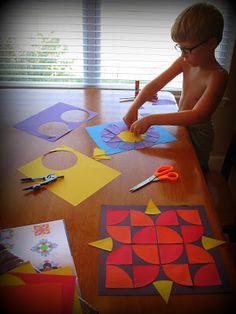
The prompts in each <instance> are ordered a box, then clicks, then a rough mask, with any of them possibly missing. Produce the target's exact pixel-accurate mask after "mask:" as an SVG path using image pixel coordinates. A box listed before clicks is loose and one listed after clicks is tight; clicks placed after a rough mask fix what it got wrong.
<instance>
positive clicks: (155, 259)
mask: <svg viewBox="0 0 236 314" xmlns="http://www.w3.org/2000/svg"><path fill="white" fill-rule="evenodd" d="M132 247H133V250H134V252H135V254H136V255H137V256H138V257H139V258H141V259H142V260H143V261H144V262H147V263H150V264H159V263H160V261H159V255H158V250H157V246H156V245H153V244H134V245H133V246H132Z"/></svg>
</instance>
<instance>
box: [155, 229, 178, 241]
mask: <svg viewBox="0 0 236 314" xmlns="http://www.w3.org/2000/svg"><path fill="white" fill-rule="evenodd" d="M156 230H157V241H158V243H183V239H182V238H181V236H180V235H179V234H178V232H176V231H175V230H173V229H171V228H169V227H164V226H157V227H156Z"/></svg>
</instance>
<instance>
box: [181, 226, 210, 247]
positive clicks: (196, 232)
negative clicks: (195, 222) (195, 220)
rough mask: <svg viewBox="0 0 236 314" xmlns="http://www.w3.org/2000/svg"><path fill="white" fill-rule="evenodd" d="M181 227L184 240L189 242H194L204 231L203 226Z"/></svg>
mask: <svg viewBox="0 0 236 314" xmlns="http://www.w3.org/2000/svg"><path fill="white" fill-rule="evenodd" d="M180 229H181V233H182V236H183V239H184V242H187V243H189V242H190V243H192V242H195V241H197V240H199V239H200V238H201V237H202V235H203V231H204V228H203V226H181V227H180Z"/></svg>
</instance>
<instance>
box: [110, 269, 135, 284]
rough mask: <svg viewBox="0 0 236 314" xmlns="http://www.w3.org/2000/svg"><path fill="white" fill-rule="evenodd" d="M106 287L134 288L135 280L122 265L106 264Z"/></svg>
mask: <svg viewBox="0 0 236 314" xmlns="http://www.w3.org/2000/svg"><path fill="white" fill-rule="evenodd" d="M106 288H133V281H132V279H131V278H130V276H129V275H128V274H127V273H126V272H125V271H124V270H123V269H121V268H120V267H118V266H114V265H106Z"/></svg>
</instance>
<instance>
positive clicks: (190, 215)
mask: <svg viewBox="0 0 236 314" xmlns="http://www.w3.org/2000/svg"><path fill="white" fill-rule="evenodd" d="M177 213H178V215H179V216H180V217H181V218H182V219H183V220H185V221H186V222H188V223H191V224H193V225H201V224H202V221H201V218H200V216H199V213H198V211H197V210H195V209H190V210H181V209H178V210H177Z"/></svg>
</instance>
